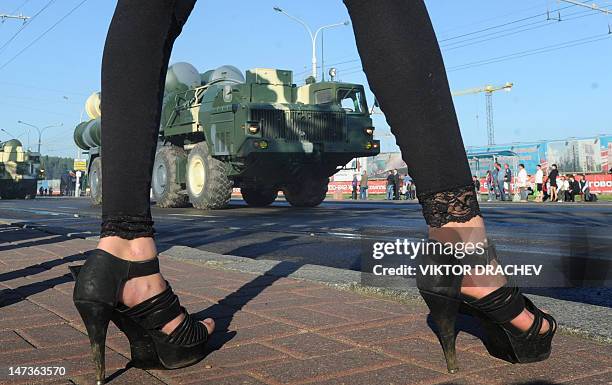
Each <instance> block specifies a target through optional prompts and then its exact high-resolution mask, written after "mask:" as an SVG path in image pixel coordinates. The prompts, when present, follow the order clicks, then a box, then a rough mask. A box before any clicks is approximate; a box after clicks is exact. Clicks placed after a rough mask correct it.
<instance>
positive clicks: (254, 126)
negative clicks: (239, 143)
mask: <svg viewBox="0 0 612 385" xmlns="http://www.w3.org/2000/svg"><path fill="white" fill-rule="evenodd" d="M258 132H259V126H258V125H257V124H249V133H250V134H253V135H255V134H257V133H258Z"/></svg>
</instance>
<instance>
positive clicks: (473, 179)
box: [472, 175, 481, 202]
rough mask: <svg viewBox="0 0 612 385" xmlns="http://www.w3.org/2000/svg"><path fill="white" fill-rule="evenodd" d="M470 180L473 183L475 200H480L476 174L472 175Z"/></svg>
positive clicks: (478, 181)
mask: <svg viewBox="0 0 612 385" xmlns="http://www.w3.org/2000/svg"><path fill="white" fill-rule="evenodd" d="M472 181H473V183H474V189H475V190H476V200H477V201H478V202H480V200H481V198H480V180H479V179H478V177H477V176H476V175H472Z"/></svg>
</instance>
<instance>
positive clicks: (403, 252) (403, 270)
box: [371, 239, 542, 277]
mask: <svg viewBox="0 0 612 385" xmlns="http://www.w3.org/2000/svg"><path fill="white" fill-rule="evenodd" d="M485 248H486V246H485V244H484V243H482V242H476V243H470V242H457V243H451V242H447V243H441V242H431V241H425V240H420V241H418V242H412V241H408V240H407V239H403V240H400V239H397V240H395V241H394V242H375V243H374V244H372V258H373V259H375V260H382V259H383V258H385V257H390V256H392V257H394V258H392V260H393V261H394V262H390V261H381V262H382V263H381V264H375V265H373V266H372V271H371V272H372V273H373V274H374V275H376V276H405V277H414V276H416V275H417V272H419V273H420V274H422V275H424V276H444V275H451V274H452V275H458V276H463V275H502V274H503V275H505V276H534V275H535V276H538V275H540V272H541V271H542V265H505V266H502V265H498V264H490V265H487V264H482V265H481V264H467V263H465V264H464V263H462V262H461V260H463V259H464V258H465V257H466V256H468V255H475V256H481V255H484V253H485ZM429 253H433V254H435V255H448V256H453V257H454V258H456V259H457V262H456V263H454V264H441V265H418V266H411V265H408V264H401V263H397V262H398V257H400V258H408V259H410V260H414V259H415V258H416V256H417V255H419V254H429ZM400 260H401V259H400ZM417 269H419V270H417Z"/></svg>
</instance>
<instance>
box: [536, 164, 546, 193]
mask: <svg viewBox="0 0 612 385" xmlns="http://www.w3.org/2000/svg"><path fill="white" fill-rule="evenodd" d="M536 169H537V170H536V173H535V181H534V182H535V201H536V202H542V198H543V194H544V191H543V188H544V187H543V184H544V171H542V165H541V164H538V165H537V166H536Z"/></svg>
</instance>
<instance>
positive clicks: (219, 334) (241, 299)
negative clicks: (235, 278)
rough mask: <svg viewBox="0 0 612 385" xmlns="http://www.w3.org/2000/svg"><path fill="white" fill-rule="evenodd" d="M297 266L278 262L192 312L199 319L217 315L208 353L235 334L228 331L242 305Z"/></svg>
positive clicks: (297, 266)
mask: <svg viewBox="0 0 612 385" xmlns="http://www.w3.org/2000/svg"><path fill="white" fill-rule="evenodd" d="M299 267H300V266H299V265H297V264H295V263H291V262H279V263H278V264H277V265H276V266H274V267H273V268H271V269H270V270H268V271H266V272H265V273H264V274H263V275H260V276H258V277H256V278H255V279H253V280H251V281H249V282H247V283H245V284H244V285H242V286H241V287H240V288H239V289H238V290H236V291H234V292H233V293H231V294H229V295H228V296H226V297H225V298H223V299H222V300H220V301H219V302H218V303H217V304H215V305H213V306H210V307H209V308H207V309H204V310H202V311H199V312H197V313H194V314H193V316H194V317H195V318H196V319H200V320H201V319H204V318H206V317H211V316H213V317H217V318H215V324H216V326H215V328H216V329H215V332H214V333H213V334H212V336H211V339H210V341H209V343H208V350H209V352H208V354H210V353H212V352H213V351H215V350H218V349H220V348H221V347H222V346H223V345H225V344H226V343H227V342H229V341H230V340H232V339H233V338H234V337H235V336H236V332H235V331H231V332H230V331H229V327H230V326H231V324H232V320H233V319H234V315H235V314H236V313H238V312H239V311H240V310H242V308H244V306H246V305H247V304H248V303H249V302H250V301H251V300H252V299H254V298H255V297H257V296H258V295H259V294H261V292H263V291H264V290H265V289H266V288H268V287H270V286H272V285H273V284H274V282H276V281H278V280H279V279H281V278H285V277H288V276H289V275H290V274H291V273H293V272H295V271H296V270H298V269H299Z"/></svg>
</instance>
